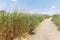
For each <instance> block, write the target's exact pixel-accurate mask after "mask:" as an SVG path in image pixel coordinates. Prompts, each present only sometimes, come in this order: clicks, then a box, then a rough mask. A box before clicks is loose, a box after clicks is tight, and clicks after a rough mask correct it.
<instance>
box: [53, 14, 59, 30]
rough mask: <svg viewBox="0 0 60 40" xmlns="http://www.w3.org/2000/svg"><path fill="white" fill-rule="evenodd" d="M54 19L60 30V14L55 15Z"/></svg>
mask: <svg viewBox="0 0 60 40" xmlns="http://www.w3.org/2000/svg"><path fill="white" fill-rule="evenodd" d="M52 21H53V22H54V23H55V24H56V26H57V27H58V30H60V14H55V15H53V16H52Z"/></svg>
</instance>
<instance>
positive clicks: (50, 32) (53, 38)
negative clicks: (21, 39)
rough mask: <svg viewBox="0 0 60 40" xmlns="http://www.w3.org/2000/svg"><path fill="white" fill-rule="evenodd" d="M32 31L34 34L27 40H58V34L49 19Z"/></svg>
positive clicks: (59, 34)
mask: <svg viewBox="0 0 60 40" xmlns="http://www.w3.org/2000/svg"><path fill="white" fill-rule="evenodd" d="M34 31H35V34H34V35H32V36H30V37H29V38H28V39H27V40H60V32H59V31H58V30H57V27H56V26H55V24H53V22H52V21H51V18H49V19H46V20H44V21H42V23H40V25H39V26H38V27H37V28H36V29H35V30H34Z"/></svg>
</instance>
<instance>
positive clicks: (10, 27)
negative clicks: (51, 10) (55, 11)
mask: <svg viewBox="0 0 60 40" xmlns="http://www.w3.org/2000/svg"><path fill="white" fill-rule="evenodd" d="M47 17H48V16H47V15H44V14H27V13H26V14H24V13H17V12H12V13H9V12H8V13H7V12H5V11H1V12H0V32H1V34H0V38H1V36H2V38H1V40H13V39H14V38H16V37H17V36H19V35H20V36H22V35H23V34H24V33H25V32H28V33H30V32H32V31H33V30H34V29H35V28H36V26H37V24H38V23H39V22H41V21H42V20H44V19H46V18H47ZM30 30H32V31H30Z"/></svg>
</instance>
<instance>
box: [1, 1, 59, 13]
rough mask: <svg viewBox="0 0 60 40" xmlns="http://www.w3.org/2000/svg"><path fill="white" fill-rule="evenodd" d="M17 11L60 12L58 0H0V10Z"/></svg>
mask: <svg viewBox="0 0 60 40" xmlns="http://www.w3.org/2000/svg"><path fill="white" fill-rule="evenodd" d="M2 9H3V10H13V9H15V10H19V11H23V12H32V13H40V12H41V13H54V12H60V0H0V10H2Z"/></svg>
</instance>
